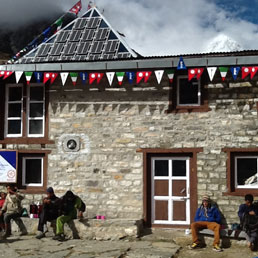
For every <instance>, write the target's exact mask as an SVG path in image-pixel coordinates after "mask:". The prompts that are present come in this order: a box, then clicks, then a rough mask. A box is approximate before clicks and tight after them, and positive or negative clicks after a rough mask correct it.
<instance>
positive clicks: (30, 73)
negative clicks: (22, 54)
mask: <svg viewBox="0 0 258 258" xmlns="http://www.w3.org/2000/svg"><path fill="white" fill-rule="evenodd" d="M24 74H25V77H26V81H27V85H29V84H30V80H31V77H32V75H33V72H24Z"/></svg>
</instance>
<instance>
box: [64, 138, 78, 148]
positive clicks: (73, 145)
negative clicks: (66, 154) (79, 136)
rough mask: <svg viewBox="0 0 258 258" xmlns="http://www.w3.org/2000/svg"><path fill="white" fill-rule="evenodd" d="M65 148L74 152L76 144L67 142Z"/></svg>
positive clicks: (71, 141)
mask: <svg viewBox="0 0 258 258" xmlns="http://www.w3.org/2000/svg"><path fill="white" fill-rule="evenodd" d="M66 146H67V148H68V149H69V150H74V149H75V148H76V147H77V143H76V141H75V140H69V141H68V142H67V144H66Z"/></svg>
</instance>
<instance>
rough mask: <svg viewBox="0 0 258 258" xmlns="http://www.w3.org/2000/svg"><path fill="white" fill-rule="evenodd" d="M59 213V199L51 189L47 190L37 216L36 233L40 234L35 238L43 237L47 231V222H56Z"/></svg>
mask: <svg viewBox="0 0 258 258" xmlns="http://www.w3.org/2000/svg"><path fill="white" fill-rule="evenodd" d="M59 213H60V198H58V197H57V196H56V195H55V192H54V189H53V188H52V187H49V188H47V196H46V197H45V198H44V199H43V208H42V211H41V213H40V214H39V223H38V231H39V232H40V233H39V234H38V235H37V236H36V238H37V239H41V238H43V237H45V233H46V232H47V231H48V229H47V221H52V220H56V219H57V217H58V216H59Z"/></svg>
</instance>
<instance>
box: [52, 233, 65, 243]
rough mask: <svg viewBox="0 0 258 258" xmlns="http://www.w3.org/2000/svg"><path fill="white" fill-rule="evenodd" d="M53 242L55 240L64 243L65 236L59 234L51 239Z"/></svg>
mask: <svg viewBox="0 0 258 258" xmlns="http://www.w3.org/2000/svg"><path fill="white" fill-rule="evenodd" d="M53 240H57V241H61V242H62V241H64V240H65V236H64V234H59V235H56V236H54V237H53Z"/></svg>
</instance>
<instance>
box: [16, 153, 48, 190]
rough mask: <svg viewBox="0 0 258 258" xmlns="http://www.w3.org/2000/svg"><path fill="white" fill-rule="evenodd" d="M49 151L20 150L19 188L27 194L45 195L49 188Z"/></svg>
mask: <svg viewBox="0 0 258 258" xmlns="http://www.w3.org/2000/svg"><path fill="white" fill-rule="evenodd" d="M49 153H50V151H48V150H31V151H30V150H18V173H17V184H18V187H19V188H20V189H21V190H22V191H24V192H26V193H43V192H45V190H46V186H47V166H48V161H47V160H48V154H49Z"/></svg>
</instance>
